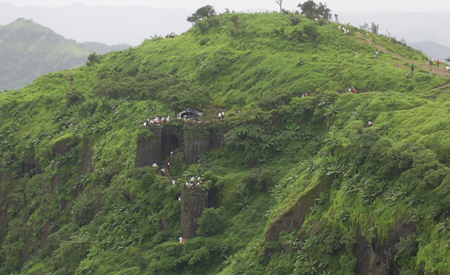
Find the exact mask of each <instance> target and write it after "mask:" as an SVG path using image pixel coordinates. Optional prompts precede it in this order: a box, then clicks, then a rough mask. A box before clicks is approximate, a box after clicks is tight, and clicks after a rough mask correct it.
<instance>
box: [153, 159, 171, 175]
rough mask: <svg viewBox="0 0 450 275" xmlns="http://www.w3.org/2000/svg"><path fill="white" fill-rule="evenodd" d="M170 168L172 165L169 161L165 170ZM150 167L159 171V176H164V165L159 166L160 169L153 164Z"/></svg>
mask: <svg viewBox="0 0 450 275" xmlns="http://www.w3.org/2000/svg"><path fill="white" fill-rule="evenodd" d="M171 166H172V163H170V161H168V162H167V170H170V167H171ZM152 167H153V168H155V169H157V170H159V171H160V172H161V176H164V175H165V174H166V169H165V166H164V164H161V167H160V166H159V165H158V164H157V163H156V162H155V163H153V164H152Z"/></svg>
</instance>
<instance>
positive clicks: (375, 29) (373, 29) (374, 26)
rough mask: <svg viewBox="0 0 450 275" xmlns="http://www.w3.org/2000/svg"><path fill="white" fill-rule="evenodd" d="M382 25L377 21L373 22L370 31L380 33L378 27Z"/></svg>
mask: <svg viewBox="0 0 450 275" xmlns="http://www.w3.org/2000/svg"><path fill="white" fill-rule="evenodd" d="M379 27H380V25H379V24H375V22H372V25H371V26H370V31H371V32H373V33H374V34H377V35H378V28H379Z"/></svg>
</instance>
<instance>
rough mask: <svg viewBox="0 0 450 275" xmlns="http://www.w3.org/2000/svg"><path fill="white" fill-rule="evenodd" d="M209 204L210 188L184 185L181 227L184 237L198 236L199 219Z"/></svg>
mask: <svg viewBox="0 0 450 275" xmlns="http://www.w3.org/2000/svg"><path fill="white" fill-rule="evenodd" d="M208 206H209V205H208V190H206V189H205V188H204V187H203V186H196V187H187V186H184V188H183V193H182V195H181V229H182V231H183V238H186V239H192V238H195V237H196V236H197V228H198V223H197V220H198V218H200V217H201V215H202V214H203V211H204V210H205V209H207V208H208Z"/></svg>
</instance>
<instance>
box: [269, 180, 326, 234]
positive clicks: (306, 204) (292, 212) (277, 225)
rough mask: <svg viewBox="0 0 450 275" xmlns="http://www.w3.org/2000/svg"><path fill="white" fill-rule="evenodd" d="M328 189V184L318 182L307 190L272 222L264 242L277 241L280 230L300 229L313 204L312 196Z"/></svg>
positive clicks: (316, 195)
mask: <svg viewBox="0 0 450 275" xmlns="http://www.w3.org/2000/svg"><path fill="white" fill-rule="evenodd" d="M328 190H329V186H328V184H318V185H317V186H316V187H314V188H312V189H310V190H309V191H307V193H306V194H304V195H303V196H302V197H301V198H300V199H299V200H298V202H297V203H296V204H295V205H294V206H293V207H292V208H290V209H289V210H287V211H286V212H285V213H283V214H281V217H280V218H279V219H278V220H277V221H275V222H273V223H272V225H271V226H270V228H269V230H267V232H266V237H265V241H266V243H267V242H275V241H278V239H279V236H280V233H281V232H282V231H288V232H290V231H293V230H298V229H300V228H301V227H302V225H303V222H304V221H305V217H306V214H307V213H308V212H309V209H310V208H311V207H312V206H313V205H314V198H316V197H318V196H319V194H320V193H321V192H327V191H328Z"/></svg>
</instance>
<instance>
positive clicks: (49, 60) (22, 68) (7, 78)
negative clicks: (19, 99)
mask: <svg viewBox="0 0 450 275" xmlns="http://www.w3.org/2000/svg"><path fill="white" fill-rule="evenodd" d="M91 52H92V51H91V50H90V49H88V48H87V47H85V46H83V45H81V44H78V43H77V42H76V41H74V40H69V39H65V38H64V37H62V36H61V35H59V34H57V33H55V32H54V31H53V30H51V29H49V28H46V27H44V26H41V25H39V24H37V23H35V22H33V21H31V20H26V19H17V20H16V21H14V22H12V23H11V24H8V25H6V26H0V60H1V67H0V89H1V90H3V89H17V88H21V87H23V86H25V85H26V84H28V83H31V82H32V81H33V80H35V79H36V78H37V77H39V76H41V75H43V74H46V73H49V72H55V71H60V70H63V69H69V68H73V67H77V66H80V65H83V64H84V63H85V62H86V59H87V56H88V55H89V54H90V53H91Z"/></svg>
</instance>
